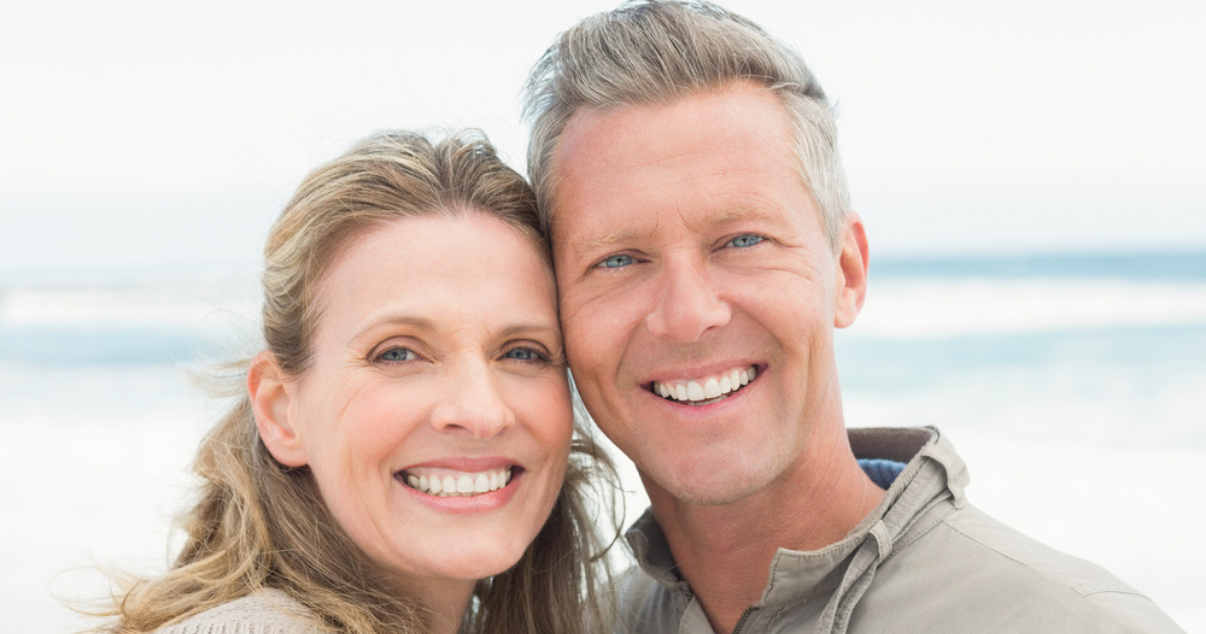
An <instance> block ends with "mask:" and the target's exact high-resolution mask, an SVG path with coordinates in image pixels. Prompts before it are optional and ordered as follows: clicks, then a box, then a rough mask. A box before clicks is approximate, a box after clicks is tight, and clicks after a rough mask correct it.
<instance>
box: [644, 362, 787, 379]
mask: <svg viewBox="0 0 1206 634" xmlns="http://www.w3.org/2000/svg"><path fill="white" fill-rule="evenodd" d="M750 366H755V367H757V368H758V370H759V372H761V370H762V369H763V367H764V365H763V364H760V363H758V362H757V361H745V360H742V361H729V362H725V363H709V364H708V365H700V366H691V367H690V368H686V369H684V368H682V367H678V368H674V369H666V370H661V371H658V372H652V373H650V374H649V376H648V377H647V378H646V379H645V380H643V381H641V384H642V385H649V384H650V383H655V382H656V383H673V382H675V381H693V380H698V379H700V378H703V377H709V376H713V375H716V374H720V373H721V372H728V371H730V370H734V369H744V368H748V367H750Z"/></svg>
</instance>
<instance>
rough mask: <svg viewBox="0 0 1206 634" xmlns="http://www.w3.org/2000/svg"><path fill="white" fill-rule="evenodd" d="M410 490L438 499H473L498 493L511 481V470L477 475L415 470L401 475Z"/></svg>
mask: <svg viewBox="0 0 1206 634" xmlns="http://www.w3.org/2000/svg"><path fill="white" fill-rule="evenodd" d="M399 476H400V477H403V476H404V478H405V482H406V484H408V485H410V488H412V489H417V490H419V491H422V492H423V493H426V494H428V495H434V496H436V497H442V498H449V497H473V496H475V495H481V494H483V493H489V492H491V491H497V490H499V489H501V488H503V487H505V486H507V483H508V482H510V481H511V468H510V467H507V468H506V469H496V470H493V471H481V472H477V473H466V472H459V473H451V474H450V473H447V472H445V473H434V472H432V470H426V469H413V470H410V471H405V472H402V473H400V474H399Z"/></svg>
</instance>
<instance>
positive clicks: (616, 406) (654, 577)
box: [528, 2, 1180, 634]
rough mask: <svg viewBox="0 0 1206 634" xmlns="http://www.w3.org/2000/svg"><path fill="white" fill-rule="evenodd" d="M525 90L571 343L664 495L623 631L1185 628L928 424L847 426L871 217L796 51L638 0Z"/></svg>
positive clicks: (610, 417) (591, 27) (627, 445)
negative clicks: (1041, 524)
mask: <svg viewBox="0 0 1206 634" xmlns="http://www.w3.org/2000/svg"><path fill="white" fill-rule="evenodd" d="M528 112H529V115H530V116H531V117H532V119H533V132H532V142H531V147H530V150H529V169H530V170H531V174H532V178H533V181H534V185H535V187H536V189H537V192H538V196H539V198H540V204H541V210H542V213H543V214H544V221H545V225H546V229H547V230H548V232H549V234H550V235H551V237H552V240H553V245H554V257H555V260H556V270H557V284H558V288H559V291H560V302H561V318H562V323H563V328H564V331H565V342H566V349H567V352H568V356H569V362H570V366H571V368H572V370H573V373H574V378H575V381H576V383H577V386H578V389H579V390H580V392H581V394H582V398H583V401H584V402H585V403H586V406H587V408H588V409H589V410H590V412H591V415H592V416H593V417H594V419H595V421H596V422H597V423H598V425H599V427H600V428H601V429H602V430H603V431H604V433H606V434H607V436H608V437H609V438H611V440H612V441H613V442H614V443H615V444H616V446H617V447H619V448H620V449H621V450H622V451H624V453H626V454H627V455H628V456H629V457H630V458H631V459H632V460H633V461H634V462H635V464H636V466H637V469H638V470H639V472H640V474H641V478H642V481H643V482H644V485H645V488H646V490H647V491H648V493H649V497H650V500H651V501H652V509H651V510H650V512H648V513H646V514H645V515H644V516H643V517H642V518H640V519H639V520H638V521H637V522H636V524H635V525H634V527H633V529H632V530H631V531H630V533H629V535H628V538H629V541H630V543H631V544H632V546H633V549H634V552H635V554H636V556H637V558H638V564H639V569H636V570H634V571H632V572H631V573H630V574H628V575H627V576H626V578H625V580H624V582H623V586H622V588H621V592H620V602H621V617H622V621H623V623H622V624H621V625H622V629H623V630H625V631H632V632H646V631H647V632H722V633H727V632H788V631H790V632H799V631H815V632H843V631H852V632H856V631H876V632H880V631H893V632H972V631H1028V632H1030V633H1031V634H1033V633H1034V632H1080V631H1084V632H1138V631H1144V632H1150V631H1169V632H1176V631H1180V630H1179V629H1178V628H1177V626H1176V625H1175V624H1173V623H1172V622H1171V621H1170V620H1169V619H1168V617H1167V616H1165V615H1164V614H1163V613H1162V612H1161V611H1160V610H1159V609H1158V608H1156V607H1155V606H1154V605H1153V604H1152V603H1151V601H1149V600H1148V599H1147V598H1146V597H1144V596H1143V595H1141V594H1140V593H1138V592H1137V591H1135V590H1134V589H1132V588H1130V587H1129V586H1127V585H1126V584H1124V583H1122V582H1121V581H1119V580H1117V579H1116V578H1114V577H1113V576H1111V575H1110V574H1109V573H1107V572H1105V571H1103V570H1101V569H1100V568H1097V567H1096V566H1093V565H1092V564H1089V563H1087V562H1083V561H1079V560H1076V559H1074V558H1071V557H1068V556H1066V555H1063V554H1061V553H1058V552H1056V551H1053V550H1051V549H1049V548H1046V547H1044V546H1042V545H1040V544H1037V543H1035V542H1033V541H1032V540H1029V539H1027V538H1026V537H1024V536H1022V535H1019V534H1018V533H1016V532H1014V531H1012V530H1010V529H1009V528H1007V527H1005V526H1003V525H1001V524H1000V523H998V522H996V521H994V520H992V519H991V518H989V517H987V516H986V515H984V514H982V513H981V512H979V511H978V510H976V509H975V508H973V507H972V506H970V505H969V504H968V502H967V499H966V496H965V494H964V486H965V485H966V484H967V481H968V478H967V472H966V469H965V467H964V465H963V462H962V461H961V460H960V459H959V457H958V455H957V454H956V453H955V451H954V449H953V448H952V447H951V445H950V444H949V442H948V441H947V440H946V439H945V438H944V437H943V436H942V435H941V434H939V433H938V432H937V431H936V430H933V429H878V430H847V429H846V426H845V421H844V418H843V415H842V401H841V390H840V387H839V383H838V376H837V364H836V361H835V358H834V350H833V332H834V328H842V327H846V326H849V325H851V324H852V323H853V322H854V320H855V318H856V317H857V315H858V313H859V310H860V308H861V306H862V303H863V296H864V292H865V290H866V283H867V262H868V250H867V240H866V237H865V234H864V231H863V225H862V223H861V221H860V219H859V217H858V216H857V215H856V214H854V213H853V212H852V211H850V210H849V202H848V195H847V192H846V186H845V179H844V177H843V173H842V168H841V163H840V161H839V158H838V152H837V144H836V129H835V125H834V121H833V114H832V110H831V108H830V106H829V104H828V101H827V99H826V97H825V95H824V93H823V92H822V90H821V87H820V85H819V84H818V83H817V82H816V80H815V79H814V78H813V76H812V74H811V73H810V72H809V70H808V68H807V67H806V66H805V64H804V62H803V60H801V59H800V58H799V56H798V54H797V53H795V52H794V51H793V50H791V49H789V48H788V47H786V46H784V45H782V44H780V43H779V42H777V41H775V40H774V39H772V38H770V37H769V36H768V35H767V34H766V33H765V32H764V31H762V30H761V29H760V28H759V27H757V26H756V25H754V24H753V23H751V22H749V21H748V20H745V19H744V18H741V17H739V16H737V15H734V14H732V13H729V12H727V11H725V10H723V9H720V8H719V7H716V6H714V5H710V4H697V3H688V4H685V3H679V2H637V3H629V4H625V5H623V6H621V7H620V8H619V9H617V10H615V11H612V12H610V13H606V14H601V15H598V16H594V17H592V18H588V19H586V20H584V21H583V22H581V23H579V24H578V25H576V26H575V27H574V28H572V29H571V30H569V31H567V32H566V33H563V34H562V35H561V36H560V37H559V38H558V40H557V42H556V43H555V44H554V45H553V47H552V48H551V49H550V50H549V51H548V53H546V55H545V56H544V57H543V58H542V59H541V61H540V62H539V63H538V64H537V66H536V68H535V70H534V71H533V75H532V77H531V79H530V81H529V85H528Z"/></svg>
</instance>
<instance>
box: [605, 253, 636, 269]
mask: <svg viewBox="0 0 1206 634" xmlns="http://www.w3.org/2000/svg"><path fill="white" fill-rule="evenodd" d="M634 261H635V260H633V259H632V256H631V255H613V256H611V257H609V258H607V259H605V260H603V261H602V262H600V263H599V265H600V266H603V267H605V268H609V269H618V268H620V267H621V266H628V265H629V264H632V263H633V262H634Z"/></svg>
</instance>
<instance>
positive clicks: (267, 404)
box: [247, 350, 307, 467]
mask: <svg viewBox="0 0 1206 634" xmlns="http://www.w3.org/2000/svg"><path fill="white" fill-rule="evenodd" d="M286 379H287V376H286V375H285V373H284V371H283V370H281V368H280V366H279V365H277V363H276V355H274V354H272V353H271V352H269V351H268V350H264V351H263V352H261V353H259V354H257V355H255V358H254V359H252V360H251V368H250V369H248V370H247V394H248V395H249V396H250V397H251V409H252V411H253V412H254V413H255V426H256V429H258V430H259V431H260V438H262V439H263V440H264V445H265V446H267V447H268V451H269V453H271V454H272V457H273V458H276V460H277V462H279V463H281V464H283V465H285V466H287V467H301V466H305V464H306V462H307V459H306V447H305V443H304V442H303V439H302V437H301V435H300V434H298V430H297V427H296V424H295V423H296V421H294V420H293V419H292V412H293V409H292V408H291V407H290V406H289V405H290V403H289V401H290V399H291V398H293V396H292V394H291V392H292V390H290V389H289V386H288V385H287V383H286Z"/></svg>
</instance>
